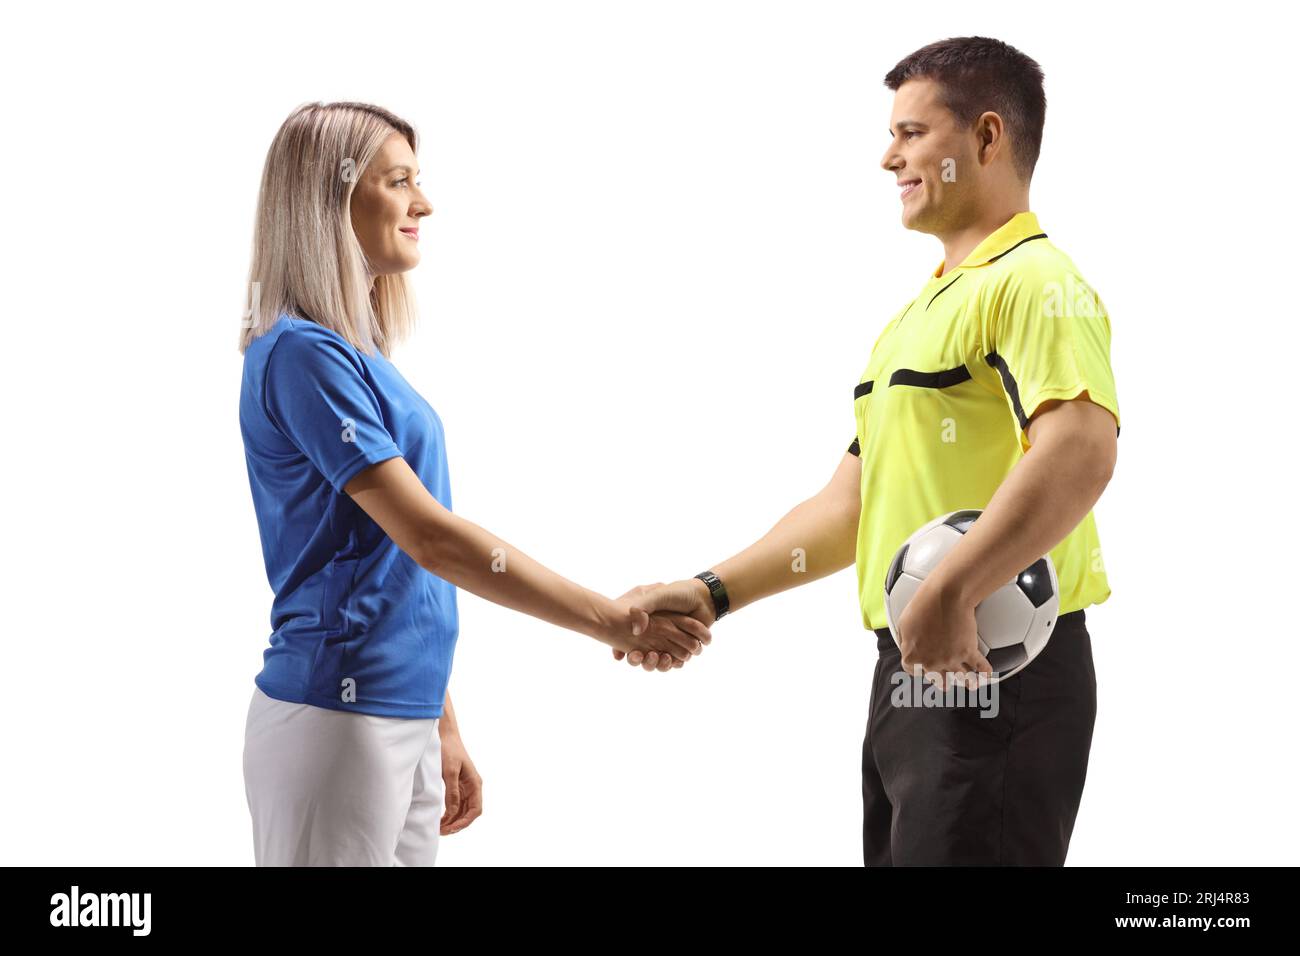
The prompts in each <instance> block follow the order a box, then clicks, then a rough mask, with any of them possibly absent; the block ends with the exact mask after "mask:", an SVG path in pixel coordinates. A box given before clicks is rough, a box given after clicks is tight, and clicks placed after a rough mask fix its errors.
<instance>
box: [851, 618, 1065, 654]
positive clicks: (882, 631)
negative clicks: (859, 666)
mask: <svg viewBox="0 0 1300 956" xmlns="http://www.w3.org/2000/svg"><path fill="white" fill-rule="evenodd" d="M1083 622H1084V614H1083V608H1079V609H1078V610H1077V611H1067V612H1066V613H1065V614H1061V615H1058V616H1057V618H1056V624H1055V626H1053V628H1052V634H1053V635H1055V634H1056V632H1057V631H1060V630H1063V629H1064V630H1072V629H1074V628H1076V627H1080V626H1081V625H1082V624H1083ZM875 635H876V647H877V648H878V649H879V650H882V651H883V650H888V649H890V648H895V649H896V648H897V647H898V645H897V644H895V643H894V635H892V634H890V633H889V628H887V627H878V628H876V630H875Z"/></svg>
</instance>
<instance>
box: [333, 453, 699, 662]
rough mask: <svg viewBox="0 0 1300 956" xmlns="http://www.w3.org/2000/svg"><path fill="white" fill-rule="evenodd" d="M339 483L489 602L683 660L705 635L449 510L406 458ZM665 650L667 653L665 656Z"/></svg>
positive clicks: (422, 557)
mask: <svg viewBox="0 0 1300 956" xmlns="http://www.w3.org/2000/svg"><path fill="white" fill-rule="evenodd" d="M344 490H345V491H346V492H347V493H348V494H349V495H351V496H352V499H353V500H354V501H355V502H356V503H357V504H358V505H359V506H360V507H361V508H362V509H363V510H364V511H365V512H366V514H368V515H369V516H370V517H371V518H373V519H374V521H375V523H376V524H378V525H379V527H381V528H383V530H384V532H385V533H386V534H387V535H388V536H389V537H390V538H392V539H393V541H394V543H396V545H397V546H398V547H399V548H401V549H402V550H403V551H404V552H406V553H407V554H408V555H410V556H411V558H412V559H414V560H415V561H416V563H418V564H419V565H420V567H422V568H424V569H425V570H427V571H429V572H430V573H432V574H436V575H437V576H438V577H440V578H442V579H443V580H445V581H449V582H450V583H452V584H454V585H455V586H456V587H458V588H463V589H465V590H466V591H470V592H472V593H474V594H477V595H478V596H479V597H482V598H486V599H487V600H489V601H492V602H493V603H494V604H500V605H502V606H503V607H508V608H511V609H512V610H515V611H520V612H522V613H524V614H528V615H531V616H532V617H536V618H540V619H541V620H543V621H547V622H549V623H551V624H555V625H558V626H559V627H564V628H568V629H569V630H571V631H577V632H578V633H580V634H586V635H587V636H588V637H593V638H595V639H596V640H598V641H600V642H602V643H604V644H608V645H609V646H611V647H613V648H615V649H617V650H623V651H631V650H642V651H646V652H648V651H657V652H660V656H661V657H664V658H665V659H664V662H663V663H664V666H663V667H662V668H661V669H664V670H667V669H668V668H669V667H671V666H672V660H671V657H675V658H677V659H678V660H688V659H689V658H690V656H691V655H692V654H698V653H699V652H700V651H701V650H702V649H703V644H707V643H708V642H709V640H710V635H709V631H708V628H707V627H705V626H704V625H702V624H700V622H699V621H696V620H693V619H691V618H689V617H686V616H685V615H679V614H667V615H661V614H656V615H653V616H651V615H649V614H647V613H645V612H644V611H641V610H638V609H637V608H636V607H635V606H634V604H633V603H632V602H631V601H628V600H618V601H614V600H611V599H609V598H607V597H604V596H603V595H600V594H597V593H596V592H594V591H589V590H587V589H586V588H584V587H581V586H580V585H578V584H575V583H574V582H572V581H570V580H568V579H567V578H564V577H561V576H560V575H558V574H556V573H555V572H554V571H551V570H549V569H548V568H546V567H544V566H543V565H541V564H539V563H538V562H536V561H534V560H533V559H532V558H530V557H529V556H528V555H526V554H524V553H523V552H522V551H520V550H519V549H517V548H515V547H513V546H512V545H510V544H507V543H506V542H505V541H503V540H502V539H500V538H498V537H497V536H496V535H494V534H492V533H490V532H489V531H487V530H485V529H483V528H481V527H479V526H478V525H476V524H474V523H473V522H472V521H467V520H465V519H464V518H462V517H460V516H459V515H457V514H454V513H453V512H451V511H448V510H447V509H446V508H444V507H443V506H442V504H441V503H440V502H439V501H438V499H436V498H434V497H433V495H431V494H430V493H429V490H428V489H427V488H425V486H424V483H423V482H421V481H420V478H419V476H418V475H416V474H415V472H413V471H412V470H411V467H410V465H408V464H407V463H406V459H404V458H400V457H399V458H390V459H388V460H387V461H382V462H380V463H379V464H377V465H371V466H370V467H368V468H366V469H365V470H364V471H362V472H360V473H358V474H357V475H356V476H355V477H354V478H352V480H351V481H349V482H348V483H347V485H346V486H345V487H344ZM668 655H671V657H668Z"/></svg>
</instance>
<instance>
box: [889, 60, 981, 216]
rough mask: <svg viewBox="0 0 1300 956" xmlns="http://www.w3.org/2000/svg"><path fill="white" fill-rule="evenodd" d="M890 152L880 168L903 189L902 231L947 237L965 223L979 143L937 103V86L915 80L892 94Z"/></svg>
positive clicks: (974, 188)
mask: <svg viewBox="0 0 1300 956" xmlns="http://www.w3.org/2000/svg"><path fill="white" fill-rule="evenodd" d="M889 134H890V136H891V137H892V138H891V140H890V143H889V148H888V149H886V150H885V155H884V156H883V157H882V158H881V161H880V166H881V168H882V169H885V170H886V171H888V172H892V173H893V174H894V175H895V177H896V178H897V180H898V183H899V185H900V187H901V197H902V203H903V225H904V226H905V227H906V228H908V229H915V230H917V231H918V232H926V233H931V234H940V235H941V234H943V233H944V232H945V231H946V230H948V229H951V228H953V226H954V225H955V224H958V223H960V222H961V221H962V218H963V210H964V209H965V207H967V206H968V205H969V204H970V203H971V201H972V200H973V198H974V196H975V194H976V191H977V186H978V183H979V178H980V167H979V165H978V164H977V163H976V160H975V149H976V138H975V134H974V132H973V131H972V130H970V129H962V128H959V127H958V125H957V121H956V118H955V117H954V116H953V115H952V113H951V112H949V110H948V108H947V107H946V106H944V105H943V102H942V101H941V100H940V98H939V85H938V83H936V82H935V81H934V80H928V79H912V80H907V81H906V82H905V83H903V84H902V85H901V86H899V88H898V89H897V90H896V91H895V93H894V108H893V112H892V113H891V115H890V118H889Z"/></svg>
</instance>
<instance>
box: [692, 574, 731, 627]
mask: <svg viewBox="0 0 1300 956" xmlns="http://www.w3.org/2000/svg"><path fill="white" fill-rule="evenodd" d="M695 576H696V577H697V578H699V579H700V580H701V581H703V582H704V583H705V584H707V585H708V586H709V594H710V596H712V598H713V619H714V620H715V621H720V620H722V619H723V618H724V617H726V616H727V612H728V611H729V610H731V601H730V600H728V598H727V589H726V588H725V587H724V586H723V584H722V580H721V579H720V578H719V577H718V576H717V575H716V574H714V573H713V572H712V571H701V572H700V573H699V574H697V575H695Z"/></svg>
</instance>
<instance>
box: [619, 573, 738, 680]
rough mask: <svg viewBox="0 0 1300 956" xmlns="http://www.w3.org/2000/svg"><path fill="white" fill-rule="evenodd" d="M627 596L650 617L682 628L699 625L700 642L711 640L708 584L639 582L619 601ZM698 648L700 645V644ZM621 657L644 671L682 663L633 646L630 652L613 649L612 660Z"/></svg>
mask: <svg viewBox="0 0 1300 956" xmlns="http://www.w3.org/2000/svg"><path fill="white" fill-rule="evenodd" d="M696 585H698V587H696ZM628 599H631V600H632V603H633V604H634V606H635V607H637V608H638V609H639V610H641V611H642V612H644V613H646V614H647V615H648V617H649V618H651V619H655V618H663V619H664V620H666V621H669V622H671V623H673V624H674V625H675V626H676V627H678V628H680V629H683V630H686V629H691V630H693V631H697V629H698V628H699V627H703V628H704V632H705V634H707V635H708V637H707V639H705V638H702V639H701V642H702V643H703V644H709V643H711V642H712V640H713V636H712V633H711V632H709V631H708V627H709V625H711V624H712V623H713V621H714V613H713V599H712V597H710V596H709V588H708V585H706V584H705V583H704V582H703V581H701V580H699V579H698V578H691V579H690V580H689V581H677V582H675V583H673V584H670V585H668V584H664V583H663V582H659V583H657V584H643V585H640V586H639V587H635V588H633V589H632V590H630V591H628V592H627V593H626V594H624V595H623V596H622V597H621V598H620V599H619V600H621V601H622V600H628ZM700 650H703V648H702V647H701V648H700ZM695 653H699V651H696V652H695ZM625 657H626V658H627V662H628V663H629V664H631V665H632V666H634V667H635V666H636V665H638V664H639V665H641V667H642V669H644V670H647V671H653V670H660V671H666V670H671V669H673V668H676V667H681V666H682V664H683V663H684V661H683V660H679V659H677V658H675V657H673V656H672V655H671V654H664V653H661V652H660V651H659V650H658V649H654V648H651V649H648V650H647V649H642V648H633V649H631V650H630V651H629V650H625V649H621V648H619V647H615V648H614V660H616V661H621V660H623V659H624V658H625Z"/></svg>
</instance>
